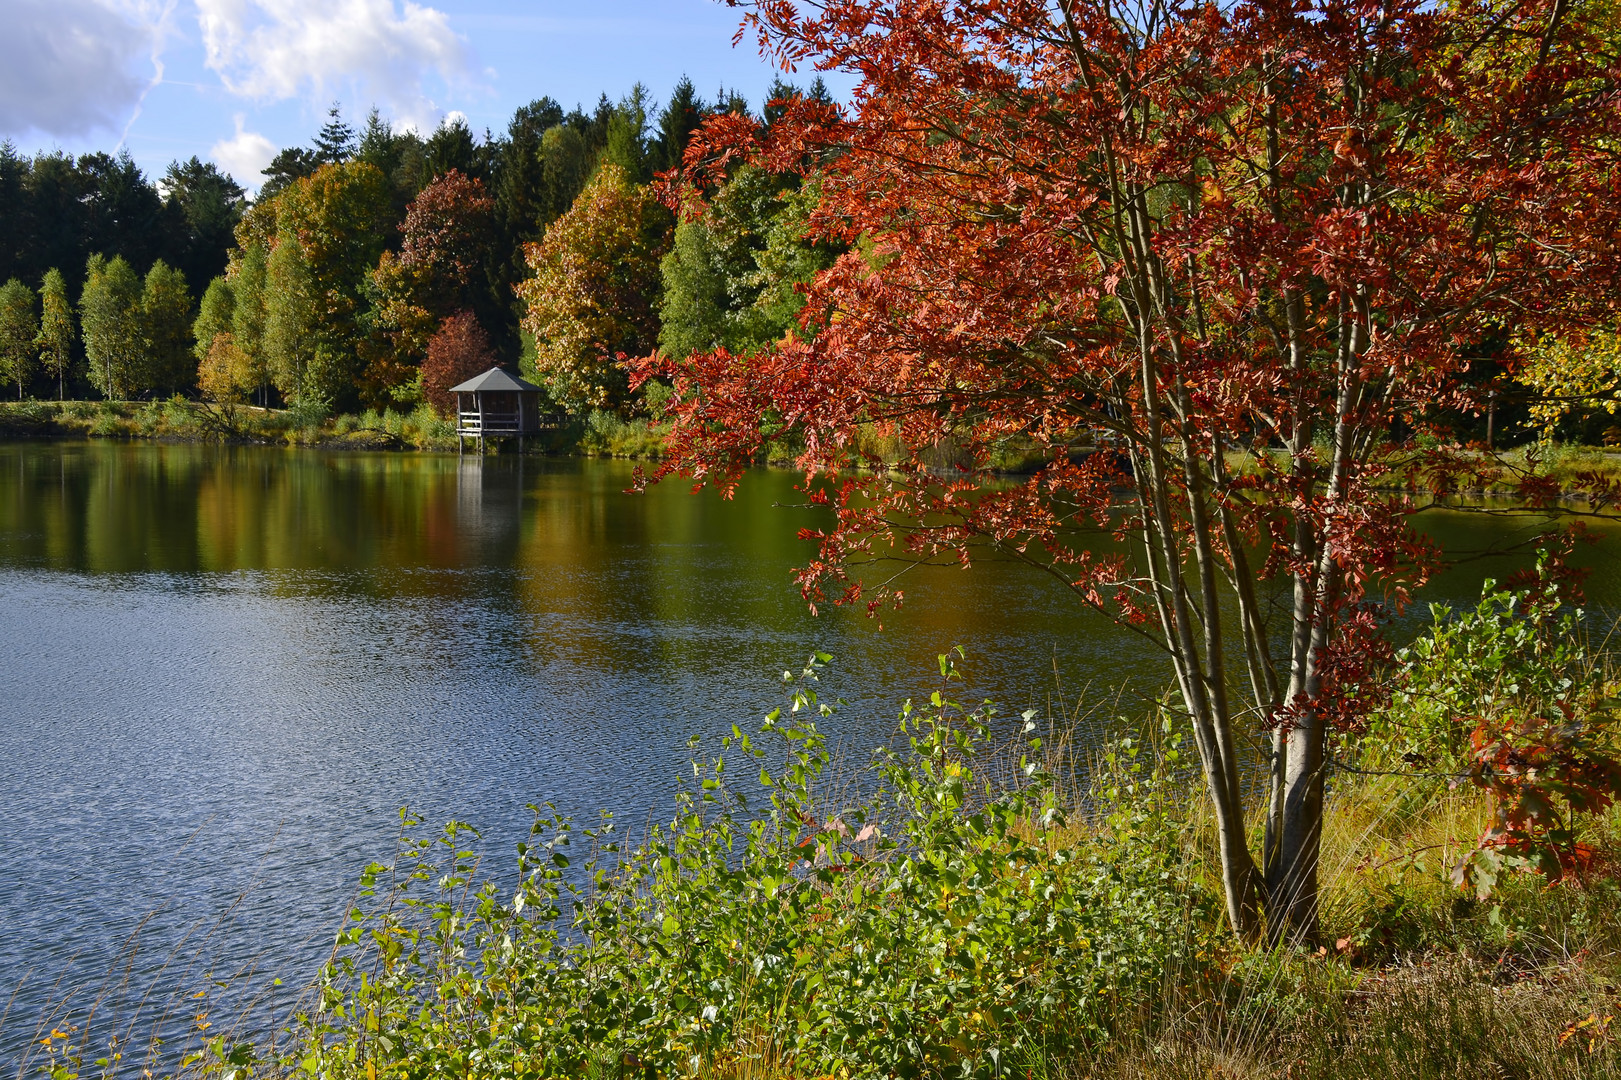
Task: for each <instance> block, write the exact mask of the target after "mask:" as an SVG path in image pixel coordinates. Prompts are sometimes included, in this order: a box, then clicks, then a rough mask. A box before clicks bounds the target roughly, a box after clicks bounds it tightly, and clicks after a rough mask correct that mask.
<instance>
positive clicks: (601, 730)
mask: <svg viewBox="0 0 1621 1080" xmlns="http://www.w3.org/2000/svg"><path fill="white" fill-rule="evenodd" d="M630 479H631V473H630V469H629V467H627V466H624V465H621V464H618V463H609V462H581V461H552V460H544V459H528V460H520V459H515V458H490V459H479V458H464V459H458V458H454V457H437V456H428V455H359V454H323V453H319V452H308V451H288V450H280V449H217V448H206V447H190V446H153V445H143V446H129V445H113V444H106V445H103V444H82V445H81V444H62V445H28V444H10V445H0V610H3V611H4V619H3V621H0V647H3V654H0V655H3V656H4V663H3V664H0V750H3V753H4V756H5V760H6V764H7V766H8V767H7V768H6V769H5V770H4V771H3V773H0V809H3V810H4V812H5V815H6V818H7V821H6V823H5V828H4V830H3V831H0V875H3V880H4V881H5V882H6V887H5V889H3V890H0V925H3V926H4V927H5V928H6V930H7V933H6V935H5V936H4V938H3V939H0V993H7V994H9V991H10V989H11V988H12V987H13V986H16V985H17V984H18V983H19V982H21V983H22V984H23V989H22V991H21V993H20V994H19V996H18V999H17V1002H16V1004H15V1005H14V1006H13V1010H12V1019H11V1020H10V1021H8V1022H7V1024H6V1025H5V1027H4V1029H3V1030H0V1057H5V1056H11V1055H14V1054H15V1053H16V1050H17V1048H18V1047H19V1045H20V1042H19V1040H21V1039H23V1038H26V1036H27V1035H28V1030H29V1029H27V1028H25V1027H23V1026H21V1025H19V1024H18V1023H17V1019H16V1018H17V1017H19V1016H21V1017H31V1016H32V1015H33V1014H34V1013H36V1012H37V1011H38V1006H39V1002H40V1001H42V1000H43V995H44V993H45V989H46V988H47V987H48V985H49V983H50V982H51V981H52V980H54V979H55V978H56V977H57V976H58V975H61V974H62V973H63V972H68V973H69V977H70V981H72V980H75V979H76V980H79V981H83V980H84V979H86V978H87V977H88V975H89V974H90V973H96V974H100V973H103V972H105V971H107V970H108V967H109V963H110V960H111V958H112V957H113V956H114V955H115V954H116V953H117V952H118V949H119V947H120V945H121V943H123V942H124V941H125V940H126V939H127V938H129V936H130V935H131V934H132V933H133V932H134V931H135V929H136V927H137V926H138V925H139V924H141V920H142V919H143V918H145V917H146V916H148V915H149V914H151V913H153V912H157V913H158V914H157V915H156V916H155V917H153V918H152V919H151V920H150V921H149V922H147V923H146V924H145V929H144V930H143V932H142V935H141V937H140V938H139V939H138V941H140V942H142V943H143V944H142V946H141V948H140V949H139V950H138V951H137V953H136V954H135V956H134V957H133V959H132V960H131V961H130V963H129V971H130V975H131V977H130V981H129V986H130V987H131V988H132V989H131V990H129V991H126V993H134V992H136V991H138V990H139V989H140V988H142V987H143V986H144V985H145V984H146V982H149V981H150V979H151V976H152V973H153V971H154V970H155V969H156V968H157V967H158V966H159V965H161V964H162V963H163V962H164V961H165V958H166V957H168V956H169V955H170V953H171V952H173V951H174V949H175V946H176V943H177V942H179V941H180V940H181V938H182V937H183V935H184V933H185V930H186V928H187V927H191V926H193V925H194V924H196V923H197V922H198V920H200V919H204V918H207V917H211V916H213V915H215V914H217V913H219V912H221V911H224V910H226V909H227V908H229V907H230V905H231V904H232V903H233V902H236V901H237V899H238V897H239V896H243V894H244V893H245V894H246V895H245V898H243V899H242V900H241V903H240V906H239V907H238V908H237V909H236V911H235V915H234V917H233V919H232V921H231V922H230V923H229V924H228V925H227V926H225V927H223V928H222V929H220V930H219V931H217V932H216V933H215V934H214V935H213V936H212V937H211V938H209V939H208V940H207V941H206V942H192V943H190V944H188V945H187V946H186V947H185V949H183V950H182V954H183V956H186V955H190V953H189V952H186V951H185V950H187V949H195V950H200V955H201V956H202V957H203V960H202V963H203V964H204V965H205V966H206V965H207V964H213V965H216V967H217V968H218V969H219V970H225V969H228V968H231V967H234V966H236V965H238V964H240V963H242V962H243V961H244V959H245V958H248V957H254V956H257V957H260V959H261V964H262V966H263V967H264V969H265V970H266V971H267V977H268V975H271V974H273V975H280V976H282V977H283V978H284V979H286V980H287V981H288V983H290V984H296V983H297V982H299V981H301V980H302V979H304V978H306V977H307V976H308V975H309V974H310V973H311V972H312V971H313V968H314V966H315V965H316V964H317V963H318V962H319V958H320V956H322V955H324V952H325V950H326V948H327V945H328V943H329V942H330V935H331V932H332V930H333V929H334V927H335V926H336V923H337V920H338V919H339V917H340V915H341V912H342V910H343V909H344V907H345V905H346V902H347V901H348V900H349V898H350V896H351V890H352V888H353V883H354V881H355V878H356V875H357V873H358V871H359V868H360V867H361V866H363V865H364V864H365V863H366V862H367V861H369V860H371V859H374V858H378V857H382V856H384V855H386V854H387V852H388V851H389V849H390V845H391V842H392V838H393V836H394V834H395V832H396V831H397V828H398V821H397V816H396V811H397V809H398V808H399V807H400V806H402V805H409V806H411V807H412V808H413V809H414V810H417V811H419V812H421V813H422V814H424V815H425V816H426V817H427V818H428V820H430V821H439V820H443V819H446V818H450V817H456V818H461V819H464V820H468V821H471V822H474V823H475V824H477V825H478V826H480V827H481V828H482V829H484V831H485V834H486V837H487V838H488V847H489V849H490V850H491V851H493V852H496V853H498V854H500V855H501V856H502V857H503V858H506V853H509V852H510V851H511V849H512V843H513V841H515V840H516V839H517V837H518V835H519V833H520V831H521V830H522V829H523V828H524V827H525V826H526V825H527V822H528V813H527V812H526V811H525V810H524V807H525V805H526V804H529V803H542V802H552V803H555V804H557V805H558V807H559V808H561V809H562V810H564V811H566V812H570V813H573V814H576V815H578V816H582V817H587V818H590V817H594V816H595V814H596V812H597V811H598V810H599V809H610V810H613V811H614V812H616V813H617V814H619V815H620V817H621V819H627V818H628V819H629V820H630V821H632V822H640V821H644V820H646V817H647V815H648V814H650V813H653V812H657V811H658V810H661V809H662V808H663V807H664V806H665V805H667V800H668V796H669V793H670V791H671V789H672V787H673V783H674V776H675V772H676V769H677V768H678V766H679V765H680V763H681V762H682V761H684V760H685V755H686V751H685V744H686V740H687V738H688V736H690V735H693V734H704V735H711V734H717V733H720V732H723V731H725V730H728V729H729V728H730V726H731V725H732V724H733V723H739V724H748V723H750V722H751V721H752V720H753V719H755V718H757V717H758V716H759V715H760V714H761V713H763V712H764V711H765V710H766V709H768V708H769V707H770V706H771V705H772V704H774V703H775V700H776V698H777V690H776V688H775V686H774V684H773V681H772V675H773V673H776V672H780V671H782V670H783V669H784V668H786V667H789V666H795V665H797V664H798V663H799V662H801V661H802V660H803V658H804V657H805V656H806V655H807V654H808V653H809V652H810V651H811V650H813V649H816V648H820V649H825V650H826V651H828V652H831V653H834V654H835V655H836V656H837V657H838V660H837V664H836V666H835V668H834V670H833V672H832V674H831V675H830V677H829V678H828V679H827V680H826V684H827V686H826V688H827V689H828V690H829V691H830V692H831V693H834V694H839V695H842V696H843V697H845V698H846V699H847V700H849V701H850V702H851V705H850V707H849V708H847V709H846V710H845V711H844V712H843V713H841V715H840V716H839V717H838V718H837V719H836V721H835V725H834V733H835V735H836V736H839V737H843V738H845V739H846V740H848V742H849V744H850V746H851V747H852V749H853V750H854V751H855V752H857V753H858V754H859V753H861V752H864V747H866V746H870V745H871V744H872V743H874V742H876V741H877V740H879V739H881V738H883V737H885V736H886V735H887V734H888V733H889V732H890V731H891V730H892V725H893V717H894V715H895V710H896V707H897V705H898V703H899V700H900V699H901V698H902V697H903V696H905V695H906V694H907V693H910V692H915V691H917V690H919V689H927V688H928V686H929V680H928V672H929V671H930V669H932V668H933V666H934V664H933V657H934V655H935V654H936V653H938V652H940V651H942V650H944V649H945V648H948V647H950V646H952V645H956V644H962V645H964V646H966V648H967V650H968V655H969V658H970V662H969V665H968V670H969V671H970V673H971V674H972V677H973V681H972V682H971V684H970V685H969V687H968V693H970V694H971V695H972V696H973V697H975V698H980V697H991V698H995V699H997V700H999V701H1001V702H1003V703H1004V704H1005V705H1006V706H1007V707H1008V708H1009V710H1010V711H1017V710H1019V709H1022V708H1025V707H1027V706H1036V707H1043V706H1044V705H1045V703H1046V702H1047V700H1048V697H1049V695H1050V694H1051V693H1052V691H1053V688H1054V686H1055V684H1056V683H1061V684H1062V685H1064V686H1066V687H1069V688H1078V687H1081V686H1083V685H1086V684H1088V683H1090V684H1093V685H1095V686H1102V687H1112V686H1115V685H1118V684H1119V683H1121V682H1122V681H1124V680H1128V679H1134V680H1136V681H1137V682H1138V683H1139V684H1141V685H1143V686H1144V688H1145V689H1152V688H1153V687H1155V686H1157V685H1158V684H1159V682H1160V680H1161V679H1162V677H1163V676H1162V668H1161V666H1160V664H1159V661H1158V659H1157V658H1156V657H1155V656H1154V654H1153V653H1152V651H1150V650H1148V649H1146V648H1145V647H1144V646H1142V645H1141V644H1140V643H1138V642H1137V641H1135V640H1134V639H1132V638H1130V637H1128V636H1125V635H1122V634H1120V633H1118V632H1115V631H1113V630H1111V628H1110V627H1108V625H1107V624H1105V623H1104V622H1102V621H1101V620H1100V619H1098V618H1096V617H1095V616H1092V615H1089V614H1088V613H1086V612H1084V611H1082V610H1080V609H1079V607H1078V605H1077V604H1076V603H1075V602H1074V601H1073V600H1072V599H1071V598H1070V597H1069V596H1068V595H1067V594H1065V592H1064V590H1063V589H1062V588H1061V587H1060V586H1058V585H1057V584H1056V583H1054V582H1052V581H1050V580H1047V579H1044V578H1042V577H1041V576H1039V575H1035V574H1033V573H1031V572H1030V571H1027V570H1025V569H1023V568H1021V567H1018V566H1016V565H1012V564H1007V563H999V562H996V561H994V560H985V561H982V562H980V563H979V564H977V565H976V566H975V568H974V569H973V570H972V571H969V572H967V573H964V572H961V571H958V570H947V569H934V570H929V571H919V572H916V573H915V574H914V575H913V578H914V579H913V580H912V581H910V583H909V584H908V586H907V606H906V608H905V609H904V610H903V611H901V612H900V613H898V614H891V615H889V616H886V619H885V627H886V628H885V629H884V630H883V632H882V633H880V632H879V631H878V628H877V626H876V624H875V623H874V622H872V621H871V620H867V619H865V618H862V617H860V616H859V615H858V614H855V613H851V612H844V611H836V612H830V613H826V614H824V615H823V616H822V617H821V618H812V617H811V616H810V615H809V614H808V612H807V611H806V609H805V606H804V603H803V601H802V600H801V599H800V597H799V595H798V593H797V591H796V590H795V589H794V588H793V586H792V584H791V581H790V573H789V572H790V569H791V568H792V567H793V566H794V565H796V564H797V563H799V562H801V561H803V560H804V559H805V558H806V557H807V554H808V550H809V549H808V547H807V545H805V544H804V543H802V542H800V541H798V540H797V539H795V533H796V531H797V529H798V527H800V526H801V525H806V524H813V523H814V521H815V518H814V516H813V512H812V511H807V510H803V509H788V508H784V507H783V506H780V505H778V504H793V503H795V502H797V501H798V500H797V499H796V496H795V492H794V490H793V484H794V477H793V476H791V475H789V474H785V473H777V472H762V473H759V474H756V475H754V476H751V477H750V478H749V480H748V482H746V483H745V484H744V485H743V487H742V489H741V491H740V493H739V496H738V498H737V499H736V500H735V501H732V502H722V501H720V500H717V499H715V498H714V497H712V496H709V495H705V496H701V497H696V498H695V497H692V496H690V495H689V494H688V493H687V491H686V489H685V485H682V484H666V485H663V486H661V487H659V488H656V489H654V490H653V491H652V492H650V493H649V494H647V495H646V496H630V495H625V494H623V489H624V488H625V487H626V486H627V484H628V483H629V482H630ZM1521 524H1523V523H1515V522H1513V521H1505V520H1489V521H1485V522H1482V521H1479V520H1478V519H1472V518H1467V517H1464V516H1461V515H1438V516H1436V517H1435V519H1434V521H1433V523H1432V524H1431V525H1430V526H1429V527H1430V528H1432V529H1434V530H1435V531H1436V532H1437V533H1438V534H1440V535H1441V536H1442V538H1443V539H1444V540H1445V541H1446V542H1449V543H1461V542H1468V543H1472V544H1478V543H1479V542H1480V541H1481V540H1482V539H1487V538H1490V537H1492V536H1502V535H1506V534H1507V533H1508V532H1509V531H1510V530H1512V529H1514V528H1518V527H1520V525H1521ZM1587 558H1588V559H1589V561H1590V562H1591V563H1592V564H1593V565H1594V566H1595V567H1596V568H1598V571H1599V572H1598V574H1597V575H1596V576H1595V579H1594V581H1593V583H1592V591H1593V592H1594V594H1595V596H1596V597H1597V598H1598V599H1600V600H1602V601H1606V602H1609V601H1613V600H1614V599H1615V598H1616V597H1617V596H1618V595H1621V583H1618V581H1617V578H1616V574H1615V571H1614V569H1613V563H1612V561H1611V560H1610V558H1609V555H1608V551H1607V549H1605V548H1600V549H1595V550H1592V551H1589V552H1588V553H1587ZM1502 569H1503V568H1502V566H1500V565H1499V566H1489V565H1484V564H1477V565H1472V566H1470V567H1468V568H1465V569H1464V570H1460V571H1458V572H1456V573H1454V574H1452V575H1449V577H1448V578H1447V579H1446V580H1445V581H1443V582H1442V583H1441V584H1440V586H1439V588H1438V590H1437V591H1436V594H1437V595H1451V596H1454V597H1457V598H1467V597H1469V596H1472V595H1473V594H1474V593H1475V592H1476V590H1477V589H1478V582H1479V579H1480V577H1481V576H1483V575H1484V574H1486V573H1488V572H1491V573H1498V574H1501V572H1502Z"/></svg>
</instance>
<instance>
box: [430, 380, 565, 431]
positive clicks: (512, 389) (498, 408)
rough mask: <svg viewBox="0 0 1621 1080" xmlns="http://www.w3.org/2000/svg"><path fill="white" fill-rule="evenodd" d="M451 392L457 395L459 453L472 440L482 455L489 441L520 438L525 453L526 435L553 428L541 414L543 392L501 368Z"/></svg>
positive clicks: (548, 417)
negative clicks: (486, 441)
mask: <svg viewBox="0 0 1621 1080" xmlns="http://www.w3.org/2000/svg"><path fill="white" fill-rule="evenodd" d="M449 392H450V393H452V394H455V395H456V449H457V451H458V452H460V451H461V450H462V448H463V447H464V446H465V440H466V439H469V438H476V439H477V440H478V448H479V450H481V451H482V450H483V449H484V440H485V439H486V438H494V437H502V438H505V437H509V436H515V437H516V438H517V440H518V449H519V450H522V449H523V437H524V436H525V435H533V434H535V433H536V432H538V431H540V430H542V429H543V428H546V427H550V426H551V417H550V416H548V415H543V414H542V413H541V411H540V396H541V394H542V393H543V391H542V390H541V388H540V387H538V386H536V385H535V384H534V383H532V382H526V381H525V380H523V379H520V378H518V377H517V376H516V375H512V374H509V373H507V372H505V371H503V370H501V369H500V368H498V367H492V368H491V369H490V370H488V371H486V372H485V373H484V374H482V375H479V376H476V377H474V378H471V379H468V380H467V381H466V382H464V383H462V384H460V385H459V386H452V387H451V388H450V391H449Z"/></svg>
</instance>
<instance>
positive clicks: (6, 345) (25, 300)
mask: <svg viewBox="0 0 1621 1080" xmlns="http://www.w3.org/2000/svg"><path fill="white" fill-rule="evenodd" d="M38 335H39V321H38V320H37V319H36V317H35V315H34V290H33V289H30V288H29V287H28V286H27V285H24V284H23V283H22V282H21V281H19V280H18V279H17V278H11V279H10V280H8V281H7V282H6V283H5V284H4V285H0V379H3V380H4V381H6V382H15V383H16V384H17V400H18V401H21V400H22V398H23V384H24V383H26V382H27V381H28V377H29V376H30V375H32V374H33V373H34V338H35V337H37V336H38Z"/></svg>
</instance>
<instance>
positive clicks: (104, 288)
mask: <svg viewBox="0 0 1621 1080" xmlns="http://www.w3.org/2000/svg"><path fill="white" fill-rule="evenodd" d="M79 332H80V334H81V335H82V336H83V338H84V353H85V358H86V359H87V360H88V361H89V366H90V382H91V383H92V385H94V386H95V388H96V390H97V391H99V392H100V394H101V396H102V397H104V398H107V399H109V400H118V399H123V398H127V397H129V395H130V394H131V393H132V392H133V390H134V389H135V386H136V381H137V379H138V377H139V372H140V369H141V367H142V363H143V360H144V356H145V352H146V349H145V345H144V343H143V342H142V340H141V279H140V277H139V276H137V275H136V273H135V271H134V270H133V269H131V268H130V265H129V263H128V262H127V261H126V260H125V259H124V257H123V256H122V255H115V256H114V257H113V258H112V260H111V261H108V260H107V259H106V258H104V257H103V256H101V255H92V256H90V259H89V262H88V263H87V264H86V266H85V282H84V292H83V293H82V294H81V295H80V297H79Z"/></svg>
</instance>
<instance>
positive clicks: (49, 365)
mask: <svg viewBox="0 0 1621 1080" xmlns="http://www.w3.org/2000/svg"><path fill="white" fill-rule="evenodd" d="M39 298H40V318H39V336H38V337H36V338H35V339H34V344H35V346H36V347H37V348H38V349H39V360H40V365H41V366H42V367H43V368H44V369H45V371H46V372H47V373H48V374H51V375H54V376H56V397H57V400H58V401H60V400H62V399H63V398H64V397H66V396H67V373H68V364H69V363H70V362H71V361H72V359H73V306H72V305H71V304H69V303H68V286H67V282H66V281H64V280H63V278H62V271H60V270H58V269H57V268H56V267H54V266H53V267H51V268H50V269H49V270H47V271H45V279H44V280H43V281H42V282H41V283H40V287H39Z"/></svg>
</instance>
